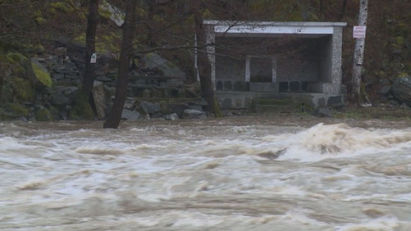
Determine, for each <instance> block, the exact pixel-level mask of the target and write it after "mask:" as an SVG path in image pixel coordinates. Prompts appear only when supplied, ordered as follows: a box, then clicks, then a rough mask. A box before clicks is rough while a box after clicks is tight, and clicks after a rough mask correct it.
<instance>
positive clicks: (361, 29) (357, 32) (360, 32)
mask: <svg viewBox="0 0 411 231" xmlns="http://www.w3.org/2000/svg"><path fill="white" fill-rule="evenodd" d="M366 31H367V26H354V29H353V38H356V39H364V38H365V34H366Z"/></svg>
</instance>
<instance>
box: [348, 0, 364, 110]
mask: <svg viewBox="0 0 411 231" xmlns="http://www.w3.org/2000/svg"><path fill="white" fill-rule="evenodd" d="M367 15H368V0H360V13H359V15H358V26H367ZM364 48H365V36H364V38H357V39H356V41H355V48H354V63H353V69H352V97H353V99H354V100H356V101H357V103H358V104H360V103H361V73H362V67H363V62H364Z"/></svg>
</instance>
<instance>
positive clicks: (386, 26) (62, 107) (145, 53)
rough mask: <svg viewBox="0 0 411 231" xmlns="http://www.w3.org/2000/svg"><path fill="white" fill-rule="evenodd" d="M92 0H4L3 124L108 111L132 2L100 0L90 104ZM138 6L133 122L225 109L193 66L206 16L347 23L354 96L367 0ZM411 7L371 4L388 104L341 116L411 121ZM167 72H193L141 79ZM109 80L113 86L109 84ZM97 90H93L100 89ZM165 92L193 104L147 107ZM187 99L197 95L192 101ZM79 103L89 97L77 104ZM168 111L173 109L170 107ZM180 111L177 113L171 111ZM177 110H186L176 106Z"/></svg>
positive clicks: (369, 89)
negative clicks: (173, 80) (357, 43)
mask: <svg viewBox="0 0 411 231" xmlns="http://www.w3.org/2000/svg"><path fill="white" fill-rule="evenodd" d="M90 2H93V1H85V0H57V1H51V0H38V1H25V0H1V1H0V31H1V35H0V119H1V120H9V119H23V120H27V119H28V120H39V121H43V120H62V119H80V120H84V119H94V118H96V119H105V118H107V117H108V115H109V113H110V111H111V108H112V107H113V99H114V98H115V94H116V93H115V86H116V80H117V75H118V74H119V72H118V66H119V62H121V55H120V50H121V49H120V48H121V44H122V38H123V36H122V33H123V29H124V28H125V27H124V25H123V23H124V19H125V12H126V4H127V2H128V1H118V0H100V1H94V2H97V3H99V7H98V17H97V19H98V21H96V22H95V23H97V27H96V28H95V30H96V33H95V44H94V46H95V49H93V52H91V53H90V52H89V53H90V54H88V55H89V56H91V55H92V53H94V52H95V53H96V55H97V58H98V60H99V62H98V63H97V64H96V66H95V67H94V71H95V74H94V75H95V76H94V80H97V83H95V85H94V86H93V92H92V93H91V94H90V96H91V97H92V98H93V99H94V100H90V101H88V100H87V96H88V95H89V94H88V93H86V95H82V94H80V93H79V92H80V89H82V86H83V85H84V81H83V76H85V75H84V73H85V69H87V65H86V64H88V62H86V61H85V60H84V57H85V51H86V44H87V43H86V40H87V36H86V31H87V24H88V23H87V19H88V15H89V3H90ZM135 2H136V10H135V13H136V20H135V24H134V26H135V27H136V29H135V30H134V31H136V33H135V38H132V44H133V45H132V47H130V49H129V51H133V52H132V53H130V54H129V55H130V57H129V60H130V61H127V62H128V64H130V66H131V67H132V70H133V71H132V73H131V74H130V75H129V78H130V79H129V80H130V82H129V85H128V86H127V87H126V89H124V86H123V87H122V88H123V89H122V90H123V91H127V92H134V93H135V95H130V94H128V95H127V97H125V99H124V102H123V104H124V109H123V111H121V110H120V113H121V112H122V113H123V114H124V110H130V111H132V113H134V114H132V115H131V116H130V117H129V119H130V118H137V117H138V118H156V117H159V116H160V114H159V113H158V112H160V111H164V113H162V114H161V116H169V117H167V118H175V116H174V117H172V116H171V114H173V113H176V114H177V116H178V117H184V110H187V109H188V110H196V109H198V108H199V107H204V108H207V105H210V107H208V108H207V109H208V114H209V115H210V114H212V113H213V114H216V115H217V116H218V115H220V112H219V110H218V108H216V107H217V106H216V103H215V102H216V101H215V100H213V98H214V96H213V93H212V92H209V91H208V90H210V87H206V88H201V87H200V86H199V85H198V82H197V79H196V76H197V75H196V70H195V69H194V68H193V66H194V65H193V59H194V51H193V50H194V49H193V48H194V47H195V44H194V32H197V34H201V28H199V26H200V25H199V20H202V19H203V18H204V19H221V20H225V19H227V20H228V19H229V20H259V21H263V20H270V21H271V20H272V21H344V22H347V23H348V26H347V27H346V28H345V29H344V37H343V40H344V41H343V44H344V47H343V83H344V85H345V89H347V91H346V96H349V95H350V91H351V86H352V85H351V74H352V73H351V69H352V60H353V49H354V40H353V38H352V26H353V25H356V23H357V15H358V6H359V1H358V0H338V1H324V0H305V1H299V0H287V1H285V0H272V1H266V0H252V1H251V0H242V1H237V0H235V1H234V0H211V1H208V0H207V1H200V0H199V1H186V0H156V1H151V0H150V1H145V0H138V1H137V0H135ZM410 9H411V2H410V1H403V0H393V1H385V0H374V1H372V2H370V3H369V12H368V30H367V37H366V47H365V60H364V62H365V63H364V70H363V73H362V86H361V87H362V90H363V92H365V93H366V94H365V95H366V97H367V98H368V99H369V100H370V101H371V103H372V105H373V106H378V109H374V107H371V108H370V109H368V108H367V109H365V108H363V109H358V110H357V109H355V110H354V109H350V108H352V107H348V109H346V112H345V114H344V113H343V112H341V111H340V112H337V113H334V115H333V116H337V117H338V116H341V117H344V116H350V115H352V116H357V115H360V116H367V115H375V116H376V117H379V118H391V117H392V118H393V117H397V116H398V115H401V116H400V118H409V116H410V114H409V110H410V109H409V107H410V106H411V103H410V102H411V99H410V98H409V97H410V96H409V94H408V95H407V91H408V90H407V89H410V88H407V87H404V86H411V83H409V79H410V77H409V76H410V74H411V43H410V41H411V39H410V33H411V26H410V25H409V22H410V21H411V14H410V13H409V10H410ZM196 22H197V23H196ZM198 41H199V42H200V43H199V47H198V48H199V51H200V54H204V52H203V53H202V51H204V50H205V47H204V46H205V45H204V44H203V45H202V43H204V42H202V41H201V38H200V40H198ZM123 50H124V49H123ZM86 59H88V57H87V58H86ZM200 59H201V60H200V61H201V62H202V63H203V65H205V66H204V68H201V66H200V69H199V70H200V73H199V74H200V77H201V78H202V79H201V81H200V82H201V83H202V85H203V87H204V86H206V85H207V83H208V82H207V81H208V79H206V77H208V75H209V69H208V68H209V65H210V64H209V63H207V58H205V56H204V57H202V56H201V55H200ZM159 61H161V62H163V61H164V62H167V63H166V64H165V65H164V66H162V67H161V68H158V67H155V68H150V63H156V62H157V63H158V62H159ZM128 64H127V65H126V66H128ZM160 72H161V77H163V76H166V75H168V74H169V75H170V76H172V75H174V76H175V75H177V74H176V73H178V75H182V74H181V73H184V76H185V78H184V80H181V83H180V84H176V85H175V86H173V87H169V86H170V83H167V88H162V87H154V88H152V89H144V90H140V88H139V86H140V85H139V84H140V82H139V81H140V79H141V78H140V77H141V76H143V77H144V76H153V75H156V76H157V75H159V74H158V73H160ZM159 81H160V80H159ZM407 81H408V82H407ZM160 82H161V81H160ZM100 83H104V84H102V85H101V86H100ZM398 83H403V84H398ZM407 84H409V85H407ZM89 85H90V84H89ZM159 85H161V83H159ZM90 86H91V85H90ZM90 86H88V87H87V89H90ZM99 86H100V88H98V87H99ZM94 89H100V90H94ZM101 89H102V90H101ZM130 97H131V98H132V97H135V98H138V101H137V100H133V101H132V102H131V101H130V102H129V101H128V99H129V98H130ZM201 97H203V98H205V99H206V102H204V101H202V100H200V99H199V98H201ZM155 98H160V99H161V101H162V102H164V101H167V100H168V99H170V98H173V99H172V100H170V101H173V102H175V101H178V99H184V100H183V101H184V103H168V104H164V103H161V102H151V103H153V104H154V105H155V106H153V105H151V107H150V108H147V107H145V106H144V105H147V104H145V103H144V102H146V101H150V100H151V99H155ZM187 98H190V99H191V100H189V103H187V100H186V99H187ZM96 99H99V100H96ZM347 99H348V100H347V101H346V103H350V101H349V98H348V97H347ZM79 101H80V102H81V103H76V102H79ZM151 101H153V100H151ZM157 104H158V105H157ZM101 105H103V106H101ZM164 105H166V106H164ZM211 105H212V106H211ZM387 105H388V106H387ZM157 106H158V107H157ZM158 108H160V109H158ZM164 108H168V110H163V109H164ZM170 108H173V110H169V109H170ZM175 108H179V109H178V110H174V109H175ZM182 108H183V109H182ZM387 108H394V109H393V110H391V109H390V110H388V109H387ZM181 109H182V111H181ZM386 109H387V110H386ZM367 111H369V112H367ZM383 111H384V113H382V112H383ZM189 112H190V113H191V114H190V115H186V118H193V117H194V118H203V117H204V114H203V112H202V111H200V112H201V113H200V114H198V112H194V111H189ZM137 113H138V116H137ZM196 113H197V114H196ZM340 113H342V114H340ZM222 114H224V113H221V115H222ZM225 114H226V115H227V114H229V113H225ZM170 116H171V117H170ZM178 117H177V118H178ZM371 117H372V116H371ZM123 119H124V118H123Z"/></svg>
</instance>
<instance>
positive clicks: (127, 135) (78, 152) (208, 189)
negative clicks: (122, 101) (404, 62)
mask: <svg viewBox="0 0 411 231" xmlns="http://www.w3.org/2000/svg"><path fill="white" fill-rule="evenodd" d="M256 120H257V119H256ZM100 125H101V124H87V123H74V122H64V123H12V122H8V123H0V230H42V231H43V230H176V231H177V230H244V231H249V230H253V231H254V230H256V231H258V230H270V231H271V230H278V231H286V230H290V231H296V230H315V231H317V230H347V231H348V230H349V231H360V230H364V231H365V230H366V231H370V230H372V231H377V230H378V231H380V230H384V231H385V230H401V231H409V230H411V128H410V127H407V126H399V127H396V128H375V127H373V126H366V128H359V127H355V126H353V125H351V126H349V125H347V124H344V123H337V124H328V125H325V124H316V125H309V126H305V125H304V126H299V125H298V124H296V125H292V126H278V125H273V124H270V123H264V122H261V121H252V120H250V121H248V122H247V123H239V124H235V123H228V122H227V121H225V120H222V121H219V120H214V121H193V122H185V123H183V122H176V123H166V122H161V123H157V124H156V123H144V122H142V123H136V124H124V125H123V126H122V128H121V129H118V130H103V129H99V126H100Z"/></svg>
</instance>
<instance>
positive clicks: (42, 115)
mask: <svg viewBox="0 0 411 231" xmlns="http://www.w3.org/2000/svg"><path fill="white" fill-rule="evenodd" d="M35 117H36V120H37V121H52V120H53V116H52V115H51V113H50V111H49V110H48V109H47V108H41V109H39V110H37V111H36V114H35Z"/></svg>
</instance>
